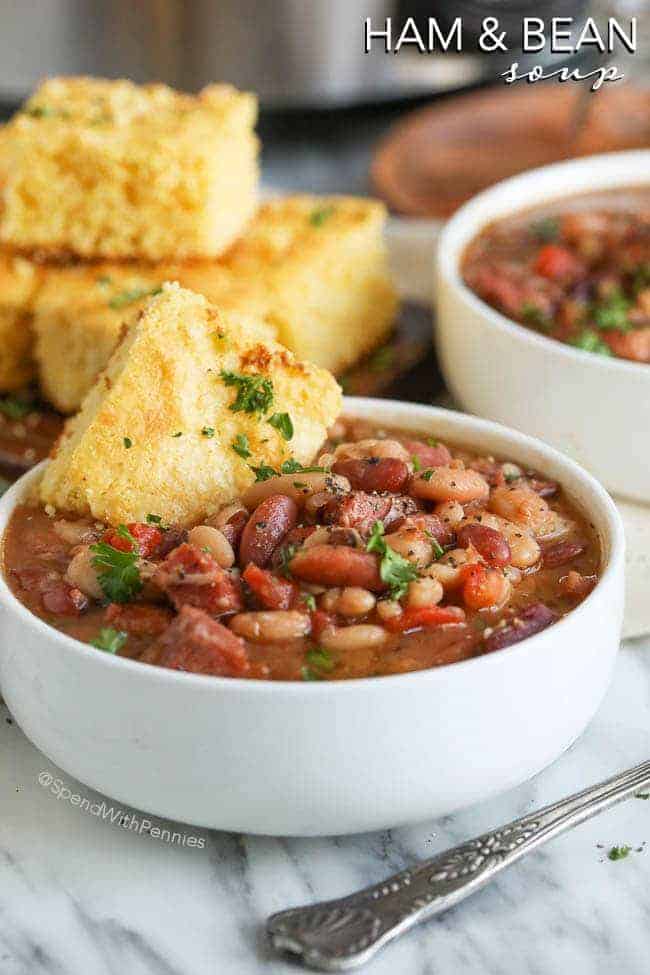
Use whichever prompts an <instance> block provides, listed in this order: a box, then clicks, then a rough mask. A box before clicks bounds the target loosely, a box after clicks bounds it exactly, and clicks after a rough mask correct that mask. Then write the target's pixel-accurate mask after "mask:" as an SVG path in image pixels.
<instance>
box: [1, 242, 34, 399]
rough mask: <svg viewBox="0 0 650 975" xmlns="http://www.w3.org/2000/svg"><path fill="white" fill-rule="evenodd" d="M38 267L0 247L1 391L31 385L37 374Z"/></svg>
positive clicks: (9, 390) (4, 391) (10, 390)
mask: <svg viewBox="0 0 650 975" xmlns="http://www.w3.org/2000/svg"><path fill="white" fill-rule="evenodd" d="M38 278H39V272H38V268H37V267H35V266H34V265H33V264H31V263H30V262H29V261H26V260H23V259H22V258H20V257H15V256H13V255H11V254H9V253H6V252H4V251H0V392H3V393H8V392H12V391H14V390H17V389H21V388H22V387H24V386H26V385H28V383H30V382H31V381H32V379H33V378H34V371H35V370H34V362H33V359H32V342H33V336H32V330H31V314H30V308H31V301H32V298H33V296H34V292H35V289H36V286H37V283H38Z"/></svg>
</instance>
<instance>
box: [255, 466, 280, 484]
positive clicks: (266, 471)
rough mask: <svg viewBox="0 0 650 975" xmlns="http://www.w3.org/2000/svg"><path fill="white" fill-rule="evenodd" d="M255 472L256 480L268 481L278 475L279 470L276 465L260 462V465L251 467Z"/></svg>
mask: <svg viewBox="0 0 650 975" xmlns="http://www.w3.org/2000/svg"><path fill="white" fill-rule="evenodd" d="M251 470H252V472H253V474H254V475H255V482H256V483H258V482H259V481H268V480H269V479H270V478H271V477H277V476H278V472H277V471H276V470H275V468H274V467H269V465H268V464H260V466H259V467H251Z"/></svg>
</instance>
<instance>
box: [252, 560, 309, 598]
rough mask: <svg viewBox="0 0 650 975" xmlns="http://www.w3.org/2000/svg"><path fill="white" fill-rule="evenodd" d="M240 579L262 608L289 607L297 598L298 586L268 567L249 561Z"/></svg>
mask: <svg viewBox="0 0 650 975" xmlns="http://www.w3.org/2000/svg"><path fill="white" fill-rule="evenodd" d="M242 579H243V580H244V582H245V583H246V585H247V586H248V587H249V589H250V590H251V592H252V593H253V595H254V596H255V598H256V599H257V601H258V603H259V604H260V605H261V606H262V607H263V608H264V609H289V608H290V607H291V606H292V605H293V604H294V603H295V602H296V600H297V598H298V592H299V590H298V586H297V585H296V584H295V583H294V582H291V581H290V580H289V579H281V578H280V576H277V575H274V574H273V572H269V571H268V569H260V567H259V566H258V565H255V563H254V562H250V563H249V564H248V565H247V566H246V568H245V569H244V571H243V573H242Z"/></svg>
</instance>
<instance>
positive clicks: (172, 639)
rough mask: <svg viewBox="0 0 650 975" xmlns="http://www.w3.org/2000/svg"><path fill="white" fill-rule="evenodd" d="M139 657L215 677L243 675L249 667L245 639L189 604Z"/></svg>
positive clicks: (146, 660)
mask: <svg viewBox="0 0 650 975" xmlns="http://www.w3.org/2000/svg"><path fill="white" fill-rule="evenodd" d="M140 659H141V660H144V661H145V663H155V664H158V665H159V666H160V667H169V668H170V669H171V670H185V671H188V672H189V673H192V674H212V675H213V676H217V677H243V676H245V674H246V673H247V672H248V670H249V662H248V656H247V653H246V644H245V643H244V641H243V640H242V639H241V638H240V637H238V636H235V634H234V633H233V632H232V631H231V630H229V629H228V628H227V627H225V626H223V625H222V624H221V623H218V622H217V621H216V620H214V619H212V618H211V617H210V616H208V614H207V613H205V612H203V610H201V609H195V608H194V607H192V606H183V608H182V609H181V611H180V613H179V614H178V616H177V617H176V619H175V620H174V622H173V623H171V624H170V626H168V627H167V629H166V630H165V632H164V633H163V634H162V635H161V636H160V637H158V639H157V640H156V642H155V643H154V644H152V645H151V647H149V648H148V649H147V650H146V651H145V653H144V654H143V655H142V657H141V658H140Z"/></svg>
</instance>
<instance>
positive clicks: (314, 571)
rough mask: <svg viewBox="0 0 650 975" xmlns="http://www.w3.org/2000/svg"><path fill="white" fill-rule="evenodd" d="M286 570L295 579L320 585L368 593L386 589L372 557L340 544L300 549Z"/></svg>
mask: <svg viewBox="0 0 650 975" xmlns="http://www.w3.org/2000/svg"><path fill="white" fill-rule="evenodd" d="M289 568H290V570H291V573H292V575H294V576H296V578H297V579H303V580H304V581H305V582H315V583H319V584H320V585H323V586H360V587H361V588H362V589H370V591H371V592H381V590H383V589H385V588H386V586H385V584H384V583H383V582H382V580H381V577H380V575H379V563H378V560H377V558H376V556H374V555H372V554H371V553H370V552H362V551H360V550H359V549H355V548H346V547H345V546H343V545H313V546H312V547H311V548H306V549H302V551H300V552H298V553H297V554H296V555H294V557H293V558H292V560H291V562H290V563H289Z"/></svg>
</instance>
